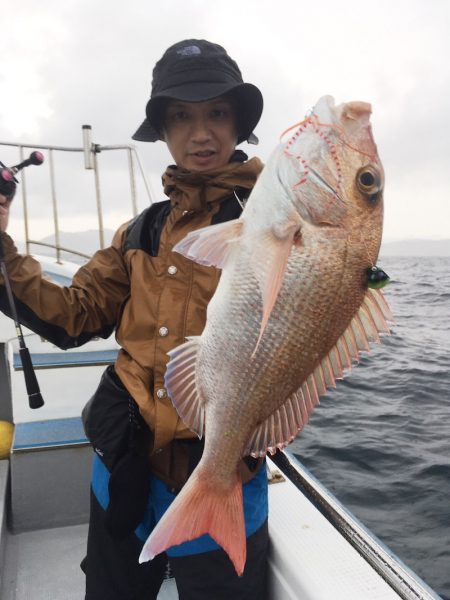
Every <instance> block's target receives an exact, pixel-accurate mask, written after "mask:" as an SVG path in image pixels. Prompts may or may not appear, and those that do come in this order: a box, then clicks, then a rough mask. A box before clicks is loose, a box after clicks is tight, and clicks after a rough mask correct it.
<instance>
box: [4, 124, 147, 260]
mask: <svg viewBox="0 0 450 600" xmlns="http://www.w3.org/2000/svg"><path fill="white" fill-rule="evenodd" d="M82 135H83V145H82V146H80V147H73V146H55V145H43V144H31V143H15V142H2V141H0V147H2V146H3V147H9V148H17V149H18V153H19V161H18V162H22V161H23V160H25V158H26V156H25V152H26V151H27V150H44V151H47V152H46V160H47V161H48V165H49V170H48V173H49V188H50V196H51V204H52V212H53V232H54V239H55V243H54V244H52V243H48V242H44V241H40V240H36V239H33V238H32V237H31V235H30V217H29V204H28V194H27V177H26V170H22V171H20V173H19V174H17V177H19V178H20V186H19V187H20V193H21V196H22V212H23V222H24V229H25V232H24V234H25V250H26V253H27V254H30V253H31V246H32V245H34V246H42V247H49V248H52V249H53V250H55V256H56V261H57V262H61V253H62V252H67V253H70V254H74V255H77V256H79V257H81V258H89V254H86V253H85V252H81V251H78V250H74V249H69V248H67V247H64V246H63V245H61V236H60V231H61V230H60V225H59V211H58V206H59V197H58V194H57V189H56V178H55V163H54V155H55V153H56V152H73V153H80V154H81V153H82V154H83V156H84V168H85V169H87V170H91V171H93V174H94V178H93V183H94V186H95V201H96V213H97V222H98V235H99V247H100V248H104V247H105V228H104V223H103V207H102V193H101V186H100V177H99V158H98V157H99V154H100V153H101V152H106V151H122V152H125V153H126V154H127V158H128V176H129V189H130V203H131V215H132V216H133V217H134V216H136V215H137V214H138V203H137V174H138V173H139V174H140V176H141V179H142V182H143V186H144V189H145V193H146V195H147V197H148V201H149V203H150V204H151V203H152V197H153V194H152V191H151V186H150V183H149V181H148V180H147V178H146V175H145V171H144V168H143V165H142V162H141V159H140V157H139V154H138V151H137V149H136V147H135V146H134V145H132V144H122V145H100V144H95V143H93V142H92V129H91V126H90V125H83V126H82Z"/></svg>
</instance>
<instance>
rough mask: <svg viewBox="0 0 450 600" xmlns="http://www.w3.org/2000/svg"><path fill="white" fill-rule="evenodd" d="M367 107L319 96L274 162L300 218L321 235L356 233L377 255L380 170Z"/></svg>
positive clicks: (379, 230)
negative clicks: (337, 104) (335, 101)
mask: <svg viewBox="0 0 450 600" xmlns="http://www.w3.org/2000/svg"><path fill="white" fill-rule="evenodd" d="M370 115H371V106H370V104H368V103H366V102H348V103H344V104H341V105H339V106H335V104H334V100H333V98H332V97H331V96H324V97H323V98H321V99H320V100H319V102H318V103H317V104H316V106H315V107H314V109H313V110H312V111H311V113H310V115H309V116H308V117H307V118H306V119H305V120H304V121H302V123H299V124H298V125H297V126H295V130H294V132H293V133H292V132H291V134H290V138H289V139H288V141H287V142H284V143H283V144H281V146H280V147H279V149H278V155H277V159H276V161H275V162H274V166H275V168H276V170H277V173H276V177H277V179H278V181H279V182H283V186H284V188H285V192H286V193H287V194H288V195H289V197H290V200H291V201H292V202H293V204H294V206H295V209H296V210H297V212H298V213H299V215H300V218H301V219H302V221H303V222H304V223H305V226H307V227H309V228H310V227H311V226H312V227H313V228H319V229H320V231H321V235H324V236H325V237H327V236H330V237H331V236H338V237H350V236H355V235H357V236H358V237H360V238H362V237H363V236H364V241H365V243H367V246H368V248H370V252H369V254H370V255H371V260H373V261H374V260H376V256H377V254H378V250H379V245H380V243H381V231H382V222H383V188H384V172H383V167H382V164H381V161H380V159H379V157H378V152H377V147H376V144H375V141H374V139H373V135H372V128H371V125H370Z"/></svg>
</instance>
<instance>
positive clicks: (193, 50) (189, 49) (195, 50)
mask: <svg viewBox="0 0 450 600" xmlns="http://www.w3.org/2000/svg"><path fill="white" fill-rule="evenodd" d="M201 53H202V51H201V50H200V48H199V47H198V46H185V47H184V48H180V49H179V50H177V54H181V56H195V55H196V54H201Z"/></svg>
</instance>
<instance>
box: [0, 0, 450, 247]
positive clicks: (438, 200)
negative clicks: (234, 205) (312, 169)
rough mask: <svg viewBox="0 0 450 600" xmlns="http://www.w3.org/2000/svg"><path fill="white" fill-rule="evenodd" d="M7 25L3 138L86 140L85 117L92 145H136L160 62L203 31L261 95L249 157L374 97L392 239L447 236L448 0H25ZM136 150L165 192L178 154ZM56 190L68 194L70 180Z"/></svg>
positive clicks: (111, 198) (117, 197)
mask: <svg viewBox="0 0 450 600" xmlns="http://www.w3.org/2000/svg"><path fill="white" fill-rule="evenodd" d="M2 22H3V23H7V24H8V26H7V27H6V26H5V27H3V28H2V39H1V41H0V43H1V44H2V50H1V56H2V61H1V64H0V96H1V103H2V111H1V113H0V139H3V140H4V139H9V140H11V141H22V140H27V141H30V142H34V143H37V142H39V141H40V142H47V143H53V144H66V145H81V125H82V124H83V123H89V124H91V125H92V126H93V132H94V141H95V142H98V143H101V144H112V143H124V142H126V143H128V142H130V141H131V140H130V137H131V135H132V133H133V132H134V131H135V129H136V128H137V126H138V125H139V123H140V122H141V120H142V119H143V117H144V107H145V104H146V101H147V99H148V96H149V92H150V83H151V70H152V67H153V64H154V62H155V60H157V59H158V58H159V57H160V56H161V54H162V53H163V51H164V50H165V49H166V48H167V46H169V45H170V44H171V43H174V42H176V41H178V40H180V39H183V38H187V37H203V38H206V39H210V40H212V41H216V42H218V43H221V44H223V45H224V46H225V47H226V48H227V50H228V51H229V53H230V55H231V56H233V57H234V58H236V60H237V61H238V63H239V65H240V66H241V69H242V71H243V74H244V78H245V79H246V80H248V81H251V82H254V83H255V84H257V85H258V86H259V87H260V88H261V90H262V91H263V94H264V97H265V111H264V115H263V118H262V120H261V123H260V125H259V126H258V128H257V134H258V135H259V137H260V139H261V144H260V146H259V148H256V149H255V148H253V147H249V148H248V149H249V151H250V152H251V153H258V154H259V155H261V157H262V158H263V159H265V158H267V156H268V154H269V152H270V150H271V149H272V147H273V146H274V145H275V144H276V142H277V139H278V135H279V134H280V133H281V131H283V130H284V129H285V128H286V127H288V126H289V125H291V124H292V123H295V122H297V121H298V120H299V119H300V118H302V116H303V115H304V114H305V112H306V111H307V110H308V109H309V108H310V107H311V106H312V105H313V104H314V103H315V102H316V100H317V99H318V98H319V96H321V95H323V94H331V95H333V96H334V97H335V98H336V101H337V102H342V101H346V100H352V99H361V100H367V101H370V102H371V103H372V105H373V111H374V112H373V128H374V133H375V137H376V140H377V143H378V146H379V150H380V155H381V157H382V160H383V162H384V165H385V169H386V173H387V190H386V226H385V235H387V236H388V237H390V238H400V237H416V236H417V235H420V231H421V229H422V228H423V229H424V230H425V229H426V233H427V235H428V236H435V237H445V236H448V235H449V233H448V226H447V223H448V222H449V221H448V209H447V205H448V200H447V199H448V190H449V183H450V182H449V177H450V175H448V174H447V173H448V160H449V151H450V142H449V140H450V131H449V129H450V125H449V123H448V118H447V112H448V105H449V99H450V75H449V70H448V67H447V64H446V57H447V56H448V54H449V51H450V39H449V37H450V36H448V31H449V30H450V28H449V25H450V5H449V4H448V2H446V1H445V0H433V1H432V2H428V3H424V2H423V1H422V0H410V1H406V0H397V1H396V2H391V1H388V0H380V1H379V2H377V3H376V5H374V4H368V3H362V2H360V1H356V0H341V2H333V1H332V0H323V1H318V2H315V3H308V4H307V5H305V4H304V3H300V2H298V1H297V0H284V1H283V2H278V3H276V4H274V2H273V0H246V1H245V2H242V1H240V0H228V2H226V3H219V2H209V3H205V2H203V1H201V0H194V1H190V2H189V3H185V2H180V1H179V0H169V1H166V2H165V3H164V4H163V5H162V4H161V5H155V4H154V3H150V2H148V1H147V0H135V1H133V2H129V3H128V4H127V5H126V6H124V4H123V2H119V1H118V0H109V1H106V0H98V1H97V2H91V1H88V0H66V1H65V2H64V3H55V2H54V1H53V0H41V2H39V3H38V4H36V3H34V2H32V1H31V0H23V1H22V2H21V3H20V5H18V7H16V6H14V7H13V6H12V4H9V5H5V6H4V7H2ZM138 147H139V151H140V152H141V153H142V157H143V160H144V162H145V164H146V166H147V169H148V171H149V173H150V178H151V180H152V182H153V184H154V187H155V188H157V189H158V188H159V173H160V172H161V171H162V170H163V169H164V167H165V165H166V164H167V162H168V161H169V156H168V153H167V152H166V151H165V150H164V147H163V145H162V144H156V145H146V144H138ZM101 160H102V161H103V162H104V163H105V166H104V167H102V169H103V171H102V180H103V182H105V186H106V190H107V194H106V195H105V206H106V207H107V208H108V209H109V210H111V212H113V211H117V210H121V205H122V202H123V200H122V196H123V195H124V192H123V191H122V188H120V186H119V184H118V178H119V175H120V174H122V173H123V174H124V173H125V171H124V169H121V168H119V169H117V168H115V170H110V171H108V168H107V167H106V162H108V161H105V160H104V158H103V156H102V157H101ZM124 177H126V175H125V174H124ZM67 178H69V177H67ZM106 182H108V183H106ZM58 185H59V189H60V190H61V191H62V192H63V193H64V194H69V192H70V189H69V188H68V187H67V186H66V185H65V182H62V183H59V184H58ZM89 193H90V192H89ZM424 197H426V199H427V201H426V202H427V204H426V210H427V212H426V213H425V212H424V206H423V202H424ZM141 199H142V201H143V202H144V203H145V198H144V197H143V196H142V197H141ZM86 202H87V200H86V199H85V198H84V197H83V198H81V197H80V199H79V200H78V201H77V202H75V201H71V202H70V203H69V205H70V208H69V211H68V213H69V214H70V213H71V212H73V207H74V205H75V206H78V208H79V210H84V207H85V204H86ZM42 203H43V205H44V204H45V205H47V204H48V196H47V197H46V198H43V200H42ZM116 214H117V213H116ZM425 225H426V227H425ZM424 233H425V231H424Z"/></svg>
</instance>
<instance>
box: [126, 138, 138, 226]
mask: <svg viewBox="0 0 450 600" xmlns="http://www.w3.org/2000/svg"><path fill="white" fill-rule="evenodd" d="M127 154H128V170H129V172H130V188H131V207H132V210H133V217H135V216H136V215H137V212H138V210H137V191H136V174H135V170H134V160H133V151H132V149H131V148H128V152H127Z"/></svg>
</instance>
